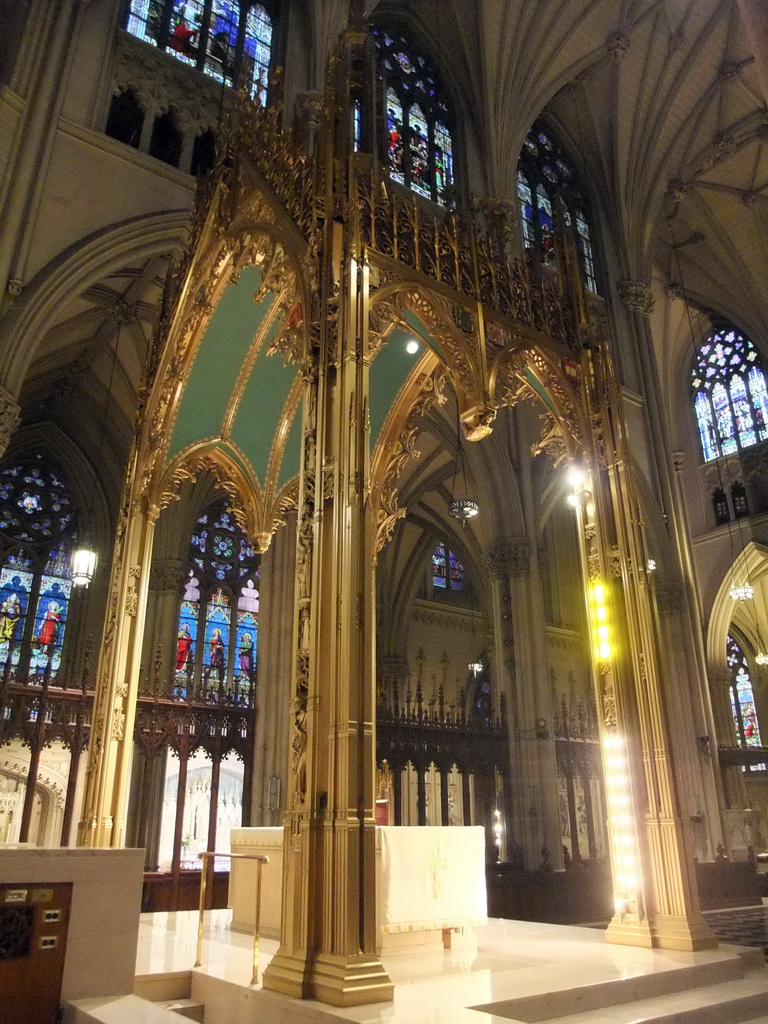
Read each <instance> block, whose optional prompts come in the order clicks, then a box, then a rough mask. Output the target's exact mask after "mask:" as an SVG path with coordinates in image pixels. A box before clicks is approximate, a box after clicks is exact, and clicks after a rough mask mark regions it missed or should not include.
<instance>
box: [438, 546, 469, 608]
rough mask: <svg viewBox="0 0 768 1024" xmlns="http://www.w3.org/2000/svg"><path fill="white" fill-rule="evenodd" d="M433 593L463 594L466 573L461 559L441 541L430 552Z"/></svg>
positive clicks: (465, 587) (465, 588)
mask: <svg viewBox="0 0 768 1024" xmlns="http://www.w3.org/2000/svg"><path fill="white" fill-rule="evenodd" d="M432 587H433V593H435V594H439V595H447V594H464V593H465V592H466V590H467V575H466V572H465V570H464V566H463V564H462V562H461V559H460V558H459V556H458V555H457V554H456V552H455V551H451V550H450V549H449V547H448V545H447V544H444V543H443V542H442V541H441V542H440V543H439V544H438V545H437V547H436V548H435V550H434V551H433V553H432Z"/></svg>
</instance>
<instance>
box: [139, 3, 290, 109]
mask: <svg viewBox="0 0 768 1024" xmlns="http://www.w3.org/2000/svg"><path fill="white" fill-rule="evenodd" d="M269 6H270V8H271V5H269ZM123 24H124V27H125V28H126V29H127V30H128V32H130V33H131V35H134V36H137V37H138V38H139V39H143V40H144V42H145V43H149V44H150V45H152V46H157V47H159V49H161V50H165V51H166V53H169V54H171V55H172V56H173V57H176V58H177V59H178V60H180V61H182V62H183V63H184V64H189V65H190V67H194V68H197V69H198V70H199V71H202V72H203V73H204V74H206V75H209V76H210V77H211V78H215V79H216V81H217V82H222V83H224V84H226V85H234V84H235V83H236V82H237V83H241V82H242V83H243V85H244V86H245V88H247V89H248V91H249V92H250V94H251V96H253V97H256V96H258V98H259V99H260V101H261V103H262V104H266V102H267V86H268V77H269V63H270V59H271V56H272V32H273V19H272V16H271V15H270V12H269V10H268V8H267V6H265V5H264V4H255V3H249V2H246V0H240V2H238V0H129V3H128V6H127V10H126V14H125V20H124V23H123Z"/></svg>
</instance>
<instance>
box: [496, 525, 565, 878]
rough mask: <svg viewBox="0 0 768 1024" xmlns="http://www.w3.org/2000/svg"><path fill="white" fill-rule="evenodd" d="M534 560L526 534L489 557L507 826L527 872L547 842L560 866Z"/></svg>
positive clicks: (554, 772) (554, 773) (538, 860)
mask: <svg viewBox="0 0 768 1024" xmlns="http://www.w3.org/2000/svg"><path fill="white" fill-rule="evenodd" d="M534 561H535V560H532V559H531V545H530V542H529V541H528V539H527V538H525V537H515V538H503V539H501V540H499V541H496V542H495V543H494V544H492V545H490V547H489V548H488V550H487V551H486V558H485V564H486V568H487V569H488V571H489V573H490V574H491V578H492V580H493V618H494V634H495V646H496V650H495V664H496V667H497V672H498V676H497V678H498V680H499V686H500V692H503V693H504V695H505V697H506V707H507V715H508V729H509V744H510V784H511V787H512V794H511V803H512V805H513V808H514V820H513V821H508V822H507V830H508V833H509V834H510V835H511V836H512V837H514V842H515V844H516V846H518V847H519V848H520V849H522V852H523V858H524V863H525V866H526V868H528V869H529V870H533V869H535V868H537V867H538V866H539V864H540V863H541V859H542V853H541V851H542V848H543V847H546V848H547V849H548V850H549V853H550V857H551V858H552V862H553V863H554V865H555V866H560V865H561V861H562V850H561V843H560V830H559V812H558V801H557V766H556V762H555V749H554V735H553V733H552V730H551V729H550V730H546V729H542V728H540V727H539V726H538V724H537V723H538V722H540V721H541V720H544V721H547V720H548V719H549V716H550V708H549V683H548V679H547V660H546V646H545V629H544V615H543V607H542V606H541V600H540V597H539V594H540V590H539V585H538V566H537V565H534V564H533V563H534ZM532 576H533V577H534V578H532ZM534 595H536V597H535V598H534ZM545 733H546V735H545Z"/></svg>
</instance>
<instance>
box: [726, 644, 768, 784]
mask: <svg viewBox="0 0 768 1024" xmlns="http://www.w3.org/2000/svg"><path fill="white" fill-rule="evenodd" d="M725 650H726V660H727V662H728V668H729V669H730V671H731V711H732V713H733V721H734V725H735V727H736V735H737V737H738V740H739V745H740V746H742V747H761V746H762V741H761V739H760V727H759V724H758V721H757V711H756V709H755V695H754V692H753V690H752V680H751V679H750V676H749V665H748V664H747V659H746V657H745V655H744V651H743V649H742V648H741V646H740V645H739V644H738V643H737V642H736V640H735V639H734V638H733V637H732V636H729V637H728V639H727V641H726V648H725ZM755 767H756V768H758V769H762V770H765V765H764V764H759V765H756V766H755Z"/></svg>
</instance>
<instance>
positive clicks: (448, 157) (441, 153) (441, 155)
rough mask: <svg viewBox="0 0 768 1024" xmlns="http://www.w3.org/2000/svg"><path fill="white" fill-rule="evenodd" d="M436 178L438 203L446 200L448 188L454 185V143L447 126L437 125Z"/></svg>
mask: <svg viewBox="0 0 768 1024" xmlns="http://www.w3.org/2000/svg"><path fill="white" fill-rule="evenodd" d="M435 177H436V182H437V196H438V201H442V200H444V199H445V192H446V189H447V188H450V186H451V185H452V184H453V142H452V141H451V135H450V132H449V131H448V129H447V128H446V127H445V125H443V124H441V123H440V122H439V121H438V122H437V123H436V124H435Z"/></svg>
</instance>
